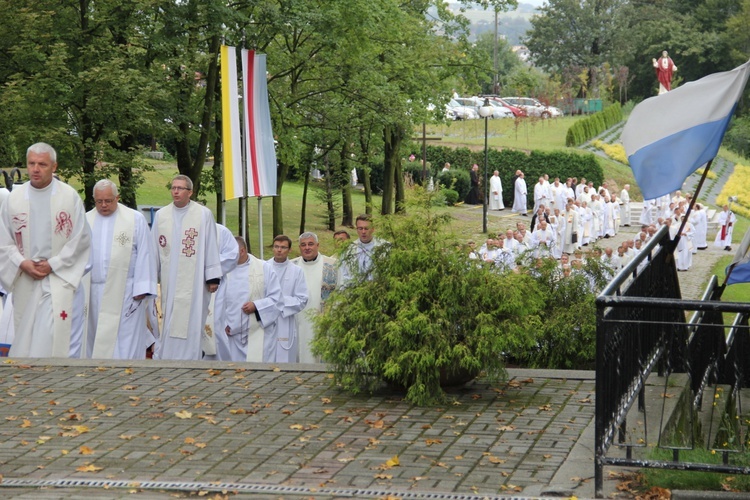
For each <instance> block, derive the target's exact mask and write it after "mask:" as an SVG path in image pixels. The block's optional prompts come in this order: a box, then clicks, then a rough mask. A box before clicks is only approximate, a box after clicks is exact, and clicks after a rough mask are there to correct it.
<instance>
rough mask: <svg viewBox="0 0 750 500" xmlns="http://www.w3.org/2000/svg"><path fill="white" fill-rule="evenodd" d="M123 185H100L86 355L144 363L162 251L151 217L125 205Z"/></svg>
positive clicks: (93, 216)
mask: <svg viewBox="0 0 750 500" xmlns="http://www.w3.org/2000/svg"><path fill="white" fill-rule="evenodd" d="M119 201H120V196H119V194H118V189H117V186H116V185H115V183H114V182H112V181H110V180H108V179H102V180H100V181H99V182H97V183H96V185H95V186H94V203H95V204H96V208H95V209H94V210H91V211H89V212H88V213H87V214H86V218H87V219H88V223H89V226H90V227H91V273H90V279H91V282H90V288H89V290H88V293H87V295H86V296H87V302H88V308H87V310H88V327H87V342H86V351H87V352H86V355H87V357H90V358H97V359H144V358H145V357H146V348H147V347H148V342H147V337H146V335H145V331H146V305H147V302H148V300H147V299H148V298H150V297H155V296H156V293H157V290H156V248H155V247H154V242H153V239H152V238H151V233H150V231H149V227H148V223H147V222H146V218H145V217H143V215H142V214H141V213H140V212H137V211H135V210H133V209H131V208H128V207H126V206H125V205H122V204H120V203H119Z"/></svg>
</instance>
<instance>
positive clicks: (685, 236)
mask: <svg viewBox="0 0 750 500" xmlns="http://www.w3.org/2000/svg"><path fill="white" fill-rule="evenodd" d="M683 220H685V216H684V215H683V216H681V217H680V220H679V221H677V220H673V221H672V222H671V226H670V236H672V234H671V229H672V228H673V227H674V228H675V230H674V233H675V234H676V233H677V231H679V229H680V226H681V225H682V221H683ZM693 234H694V228H693V225H692V224H691V223H690V222H689V221H688V222H687V223H686V224H685V227H684V228H683V230H682V233H680V241H678V242H677V248H675V252H674V255H675V259H674V262H675V267H676V268H677V270H678V271H688V270H689V269H690V266H692V265H693ZM672 237H673V238H674V236H672Z"/></svg>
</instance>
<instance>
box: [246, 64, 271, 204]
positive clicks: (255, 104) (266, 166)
mask: <svg viewBox="0 0 750 500" xmlns="http://www.w3.org/2000/svg"><path fill="white" fill-rule="evenodd" d="M242 74H243V82H244V92H243V106H244V116H245V127H244V131H245V147H246V154H247V160H246V164H247V195H248V196H273V195H275V194H276V150H275V149H274V139H273V131H272V130H271V110H270V107H269V105H268V85H267V83H266V55H265V54H256V53H255V51H253V50H246V49H243V50H242Z"/></svg>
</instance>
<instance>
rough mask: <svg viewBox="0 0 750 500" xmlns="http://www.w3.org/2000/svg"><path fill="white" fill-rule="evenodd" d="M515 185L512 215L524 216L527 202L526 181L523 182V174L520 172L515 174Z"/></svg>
mask: <svg viewBox="0 0 750 500" xmlns="http://www.w3.org/2000/svg"><path fill="white" fill-rule="evenodd" d="M516 175H517V177H516V183H515V185H514V190H513V213H519V214H521V215H526V211H527V208H526V205H527V203H528V200H527V199H526V193H527V192H528V191H527V189H526V181H525V180H524V175H523V172H521V171H520V170H519V171H518V172H516Z"/></svg>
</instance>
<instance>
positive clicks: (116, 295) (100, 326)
mask: <svg viewBox="0 0 750 500" xmlns="http://www.w3.org/2000/svg"><path fill="white" fill-rule="evenodd" d="M113 216H114V217H115V225H114V228H113V230H112V242H111V246H110V248H111V251H110V255H109V268H108V269H107V280H106V281H105V283H104V292H103V293H102V300H101V302H100V308H99V318H98V321H97V324H96V338H95V339H94V351H93V353H92V355H91V357H92V358H95V359H101V358H103V359H112V358H113V357H114V354H115V344H116V343H117V334H118V333H119V329H120V317H121V315H122V303H123V300H124V298H125V289H126V288H127V281H128V271H129V270H130V259H131V257H132V255H133V242H134V241H135V215H134V213H133V212H131V211H130V210H128V209H127V208H126V207H124V206H123V205H120V204H118V207H117V211H115V213H114V214H113ZM86 218H87V219H88V221H89V225H90V226H91V227H92V229H93V228H94V224H95V221H96V210H92V211H90V212H88V213H87V214H86ZM90 275H91V273H89V274H88V275H87V276H90ZM86 281H87V282H89V281H90V280H88V279H87V280H86ZM89 291H90V290H87V293H86V296H87V297H89V293H88V292H89Z"/></svg>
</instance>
